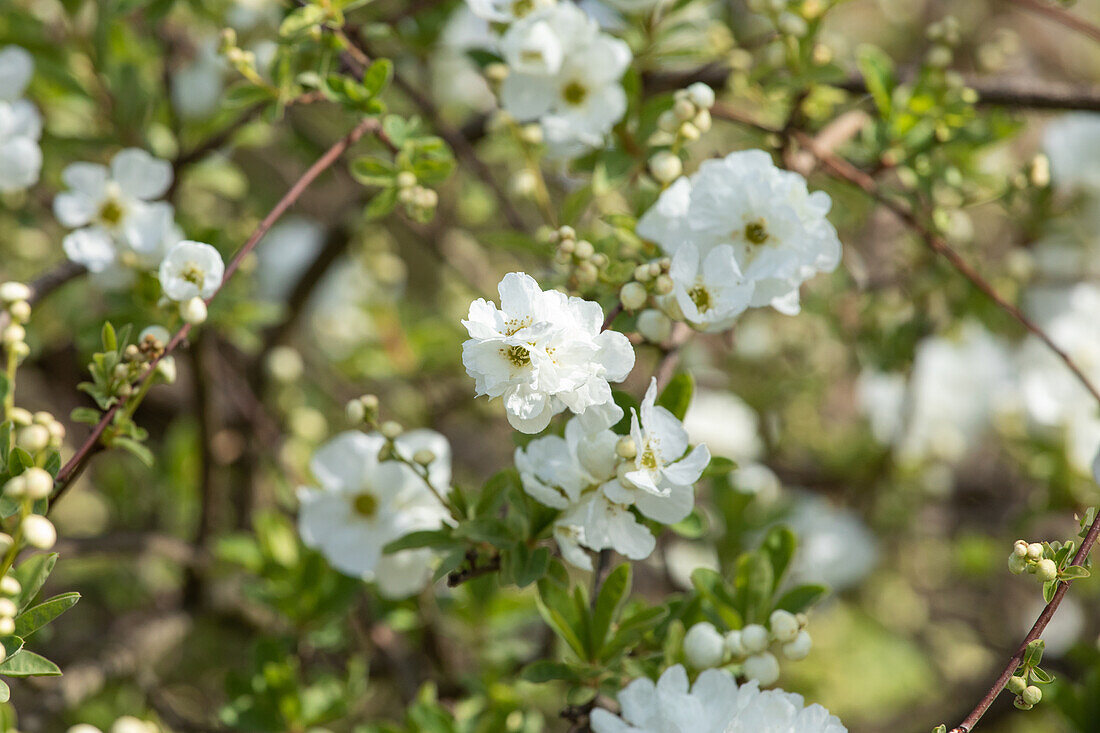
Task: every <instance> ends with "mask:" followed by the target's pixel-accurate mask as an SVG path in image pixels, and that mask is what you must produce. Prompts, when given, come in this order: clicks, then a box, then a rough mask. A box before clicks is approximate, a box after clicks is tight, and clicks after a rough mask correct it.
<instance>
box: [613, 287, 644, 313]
mask: <svg viewBox="0 0 1100 733" xmlns="http://www.w3.org/2000/svg"><path fill="white" fill-rule="evenodd" d="M648 299H649V293H647V292H646V290H645V286H644V285H642V284H641V283H639V282H633V281H632V282H628V283H627V284H626V285H623V287H622V289H621V290H619V300H620V301H622V304H623V308H626V309H627V310H628V311H635V310H638V309H639V308H641V307H642V306H644V305H645V303H646V301H647V300H648Z"/></svg>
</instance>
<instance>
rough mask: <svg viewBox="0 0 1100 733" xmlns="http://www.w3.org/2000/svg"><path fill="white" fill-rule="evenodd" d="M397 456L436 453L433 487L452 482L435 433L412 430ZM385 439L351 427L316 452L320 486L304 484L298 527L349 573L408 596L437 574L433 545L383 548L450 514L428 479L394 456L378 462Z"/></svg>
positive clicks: (446, 453) (444, 448) (446, 452)
mask: <svg viewBox="0 0 1100 733" xmlns="http://www.w3.org/2000/svg"><path fill="white" fill-rule="evenodd" d="M394 445H395V448H396V450H397V451H398V452H399V454H400V455H401V456H402V457H404V458H406V459H407V460H411V458H412V456H413V455H415V454H416V452H417V451H420V450H422V449H427V450H430V451H431V452H432V453H433V454H434V455H435V460H434V461H432V463H430V464H429V465H428V467H427V468H428V478H429V480H430V481H431V482H432V486H433V487H435V488H436V490H438V491H440V492H446V491H447V490H448V488H449V485H450V480H451V450H450V445H449V444H448V443H447V440H446V438H444V437H443V436H442V435H440V434H439V433H436V432H434V431H432V430H411V431H409V432H407V433H404V434H403V435H401V436H400V437H398V438H397V439H396V440H395V441H394ZM385 446H386V440H385V439H384V438H383V437H382V436H381V435H379V434H378V433H372V434H370V435H367V434H364V433H360V432H354V431H352V432H346V433H341V434H340V435H337V436H336V437H335V438H333V439H332V440H330V441H329V442H328V443H326V444H324V445H323V446H321V447H320V448H318V449H317V451H316V453H314V455H313V460H312V461H311V462H310V469H311V471H312V472H313V477H314V478H315V479H316V481H317V483H318V486H316V487H305V486H303V487H301V488H299V489H298V499H299V501H300V502H301V509H300V511H299V515H298V531H299V533H300V534H301V536H302V541H303V542H304V543H305V544H306V545H307V546H309V547H312V548H315V549H317V550H318V551H320V553H321V554H322V555H324V556H325V558H326V559H327V560H328V561H329V563H330V564H331V565H332V566H333V567H334V568H336V569H337V570H339V571H340V572H341V573H344V574H345V575H351V576H355V577H358V578H362V579H363V580H367V581H374V582H377V583H378V589H379V591H380V592H381V593H382V594H383V595H384V596H386V597H389V598H402V597H407V596H409V595H412V594H413V593H416V592H417V591H419V590H420V589H422V588H423V587H424V586H425V585H426V584H427V582H428V580H429V579H430V578H431V573H432V561H433V557H434V556H433V553H432V552H431V550H429V549H427V548H420V549H414V550H401V551H399V552H395V553H391V554H384V553H383V548H385V546H386V545H387V544H389V543H390V542H392V541H394V540H396V539H399V538H400V537H403V536H405V535H406V534H409V533H410V532H416V531H420V530H430V529H438V528H439V527H440V526H442V524H443V523H444V522H445V521H447V511H446V509H444V507H443V506H442V505H441V504H440V503H439V500H438V499H436V497H435V495H434V494H433V493H432V491H431V489H429V488H428V486H427V485H426V484H425V483H424V480H423V479H422V478H420V477H419V476H417V475H416V474H415V473H414V472H413V470H412V469H411V468H410V467H409V466H407V465H405V464H404V463H401V462H399V461H396V460H385V461H379V453H380V451H382V449H383V448H384V447H385Z"/></svg>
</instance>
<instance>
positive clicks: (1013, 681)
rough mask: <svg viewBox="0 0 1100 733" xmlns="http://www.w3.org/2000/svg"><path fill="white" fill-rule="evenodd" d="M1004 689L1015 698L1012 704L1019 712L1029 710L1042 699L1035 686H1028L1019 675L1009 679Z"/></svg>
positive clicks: (1040, 692) (1040, 691)
mask: <svg viewBox="0 0 1100 733" xmlns="http://www.w3.org/2000/svg"><path fill="white" fill-rule="evenodd" d="M1006 689H1008V691H1009V692H1011V693H1012V694H1013V695H1015V696H1016V699H1015V700H1013V701H1012V704H1013V705H1015V706H1016V708H1017V709H1019V710H1031V709H1032V708H1033V707H1035V706H1036V705H1038V704H1039V701H1040V700H1042V699H1043V691H1042V690H1041V689H1039V687H1038V686H1037V685H1029V684H1028V683H1027V679H1025V678H1024V677H1023V676H1021V675H1012V676H1011V677H1009V678H1008V685H1006Z"/></svg>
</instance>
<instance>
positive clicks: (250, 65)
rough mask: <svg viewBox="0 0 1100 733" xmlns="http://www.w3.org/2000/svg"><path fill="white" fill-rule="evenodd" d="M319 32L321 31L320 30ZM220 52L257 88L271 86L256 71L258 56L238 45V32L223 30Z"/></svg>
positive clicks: (229, 29)
mask: <svg viewBox="0 0 1100 733" xmlns="http://www.w3.org/2000/svg"><path fill="white" fill-rule="evenodd" d="M318 30H319V29H318ZM219 40H220V45H219V47H218V51H219V52H220V53H221V54H222V55H223V56H225V59H226V61H228V62H229V63H230V64H231V65H232V66H233V68H234V69H236V70H237V73H238V74H240V75H241V76H243V77H244V78H245V79H247V80H248V81H250V82H252V83H253V84H255V85H257V86H269V85H268V83H267V82H266V81H265V80H264V78H263V77H262V76H261V75H260V72H259V71H258V70H257V69H256V54H254V53H253V52H252V51H246V50H245V49H243V48H241V47H240V46H239V45H237V32H236V31H235V30H233V29H232V28H223V29H222V34H221V38H220V39H219Z"/></svg>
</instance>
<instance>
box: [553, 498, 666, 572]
mask: <svg viewBox="0 0 1100 733" xmlns="http://www.w3.org/2000/svg"><path fill="white" fill-rule="evenodd" d="M554 539H555V540H556V541H557V543H558V546H559V547H561V550H562V556H563V557H564V558H565V559H566V560H567V561H569V563H571V564H572V565H575V566H577V567H579V568H581V569H583V570H591V569H592V560H591V558H589V557H588V556H587V555H585V554H584V553H583V552H581V551H580V549H579V547H578V545H580V546H584V547H587V548H589V549H591V550H597V551H598V550H608V549H610V550H614V551H615V552H617V553H619V554H620V555H622V556H623V557H626V558H629V559H631V560H644V559H645V558H647V557H649V555H650V553H652V552H653V548H654V547H655V546H656V544H657V541H656V539H655V538H654V537H653V533H652V532H650V531H649V529H647V528H646V526H645V525H644V524H642V523H641V522H639V521H638V519H637V517H635V516H634V513H633V512H631V511H630V507H628V506H626V505H623V504H618V503H615V502H613V501H610V500H609V499H608V498H607V496H606V494H604V492H602V491H595V492H591V493H588V494H585V495H584V497H583V498H582V499H581V500H580V501H579V502H577V503H576V504H574V505H573V506H572V507H570V509H569V510H568V511H567V512H565V513H564V514H563V515H562V516H561V518H560V519H558V520H557V521H556V522H555V523H554Z"/></svg>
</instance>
